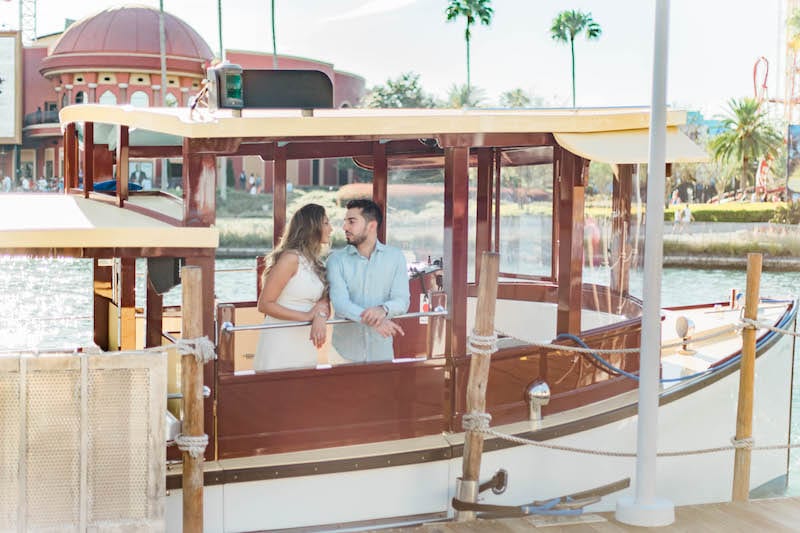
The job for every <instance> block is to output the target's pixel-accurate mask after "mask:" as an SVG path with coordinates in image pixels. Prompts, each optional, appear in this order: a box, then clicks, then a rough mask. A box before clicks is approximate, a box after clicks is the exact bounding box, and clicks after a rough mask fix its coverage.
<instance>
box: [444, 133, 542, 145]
mask: <svg viewBox="0 0 800 533" xmlns="http://www.w3.org/2000/svg"><path fill="white" fill-rule="evenodd" d="M437 139H438V141H439V146H441V147H442V148H449V147H466V148H471V147H476V148H477V147H512V146H552V145H553V144H555V139H554V138H553V134H552V133H489V134H486V133H448V134H444V135H439V136H437Z"/></svg>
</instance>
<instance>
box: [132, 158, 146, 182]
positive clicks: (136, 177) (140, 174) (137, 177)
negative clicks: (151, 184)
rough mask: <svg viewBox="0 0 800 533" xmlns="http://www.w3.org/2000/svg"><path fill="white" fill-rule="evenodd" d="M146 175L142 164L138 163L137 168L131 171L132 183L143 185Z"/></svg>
mask: <svg viewBox="0 0 800 533" xmlns="http://www.w3.org/2000/svg"><path fill="white" fill-rule="evenodd" d="M146 177H147V174H145V173H144V171H143V170H142V165H140V164H139V163H136V168H135V169H134V170H133V172H131V179H130V181H131V183H136V184H139V185H141V184H142V180H143V179H145V178H146Z"/></svg>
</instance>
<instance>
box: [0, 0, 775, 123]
mask: <svg viewBox="0 0 800 533" xmlns="http://www.w3.org/2000/svg"><path fill="white" fill-rule="evenodd" d="M784 1H785V0H757V1H754V0H673V1H672V3H671V6H672V12H671V17H670V47H669V54H670V57H669V63H670V68H669V82H668V83H669V85H668V101H669V102H671V103H672V104H673V105H676V106H678V107H681V108H687V109H700V110H702V111H704V112H705V113H707V114H714V113H719V112H721V111H723V108H724V106H725V104H726V102H727V101H728V100H729V99H730V98H732V97H737V98H739V97H742V96H750V95H752V94H753V65H754V64H755V62H756V60H757V59H758V58H759V57H760V56H766V57H767V59H768V60H769V64H770V74H769V82H768V84H769V94H770V96H771V97H782V96H783V95H782V87H783V80H782V79H781V78H782V75H780V72H781V71H782V68H783V67H782V65H783V63H784V58H783V47H782V42H781V41H782V37H783V34H784V29H783V24H782V20H781V18H783V17H784V15H783V13H781V11H782V10H783V9H784V8H783V4H784ZM137 3H139V4H145V5H153V6H156V7H157V6H158V0H137ZM113 5H119V2H112V1H106V0H88V1H84V2H69V1H63V0H38V5H37V14H38V20H37V33H38V34H39V35H45V34H48V33H54V32H57V31H60V30H61V29H63V26H64V20H65V19H66V18H74V19H79V18H82V17H85V16H87V15H90V14H92V13H94V12H96V11H99V10H102V9H104V8H106V7H109V6H113ZM446 5H447V1H446V0H335V1H334V0H276V19H277V41H278V52H279V53H281V54H288V55H296V56H301V57H309V58H313V59H318V60H321V61H325V62H330V63H333V64H334V67H335V68H336V69H338V70H344V71H348V72H353V73H355V74H359V75H361V76H363V77H364V78H366V81H367V86H373V85H376V84H382V83H384V82H385V81H386V79H387V78H388V77H395V76H397V75H399V74H400V73H402V72H406V71H415V72H417V73H419V74H420V75H421V82H422V86H423V88H424V89H425V90H426V91H428V92H430V93H434V94H436V95H437V96H439V97H442V98H443V97H444V96H445V94H446V93H447V90H448V88H449V87H450V86H452V85H453V84H455V83H458V84H462V83H465V81H466V67H465V47H464V38H463V35H464V23H463V20H460V21H458V22H451V23H446V22H445V18H444V10H445V7H446ZM492 5H493V7H494V10H495V15H494V19H493V22H492V25H491V26H490V27H488V28H487V27H485V26H478V27H473V31H472V34H473V38H472V83H473V85H475V86H478V87H480V88H482V89H484V91H485V92H486V96H487V97H488V100H489V101H490V102H491V103H496V102H497V100H498V97H499V95H500V93H502V92H503V91H506V90H510V89H514V88H518V87H519V88H522V89H525V90H527V91H529V92H530V93H532V94H534V95H536V96H541V97H543V98H544V99H545V101H546V102H547V103H548V104H549V105H569V103H570V74H569V48H568V46H565V45H561V44H558V43H556V42H554V41H552V40H551V39H550V37H549V33H548V30H549V28H550V24H551V21H552V20H553V18H554V17H555V15H556V14H557V13H558V12H559V11H562V10H564V9H579V10H582V11H588V12H591V13H592V16H593V17H594V20H595V21H596V22H598V23H599V24H600V26H601V27H602V29H603V35H602V37H601V38H600V40H599V41H592V42H587V41H585V40H584V39H582V38H581V39H580V40H578V41H576V46H575V47H576V61H577V66H576V70H577V103H578V105H579V106H622V105H643V104H648V103H649V100H650V96H649V91H650V77H651V70H652V65H651V62H652V34H653V17H654V6H655V1H654V0H570V1H565V0H549V1H541V0H494V1H493V2H492ZM17 9H18V0H10V1H9V0H4V1H0V26H1V25H5V26H7V27H11V28H15V27H16V26H17V24H18V22H17V21H18V14H17V13H18V11H17ZM164 9H165V10H167V11H169V12H171V13H172V14H174V15H177V16H178V17H180V18H182V19H183V20H185V21H186V22H188V23H189V24H191V25H192V26H193V27H194V28H195V29H196V30H197V31H198V32H199V33H200V34H201V35H202V36H203V37H204V38H205V39H206V41H207V42H208V43H209V45H210V46H211V48H212V49H213V50H218V48H219V44H218V37H217V0H191V1H189V0H164ZM222 9H223V40H224V42H223V44H224V46H225V48H228V49H243V50H255V51H260V52H271V51H272V44H271V34H270V1H269V0H259V1H256V0H222Z"/></svg>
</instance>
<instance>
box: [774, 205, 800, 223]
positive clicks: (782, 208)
mask: <svg viewBox="0 0 800 533" xmlns="http://www.w3.org/2000/svg"><path fill="white" fill-rule="evenodd" d="M770 222H774V223H775V224H800V202H789V203H786V204H779V205H778V206H777V207H776V208H775V212H774V214H773V215H772V218H771V219H770Z"/></svg>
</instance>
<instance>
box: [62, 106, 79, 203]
mask: <svg viewBox="0 0 800 533" xmlns="http://www.w3.org/2000/svg"><path fill="white" fill-rule="evenodd" d="M76 143H77V138H76V137H75V123H74V122H70V123H69V124H67V127H66V128H64V192H65V193H67V194H68V191H69V190H70V189H71V188H73V187H77V186H78V159H77V158H76V157H75V145H76Z"/></svg>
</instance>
